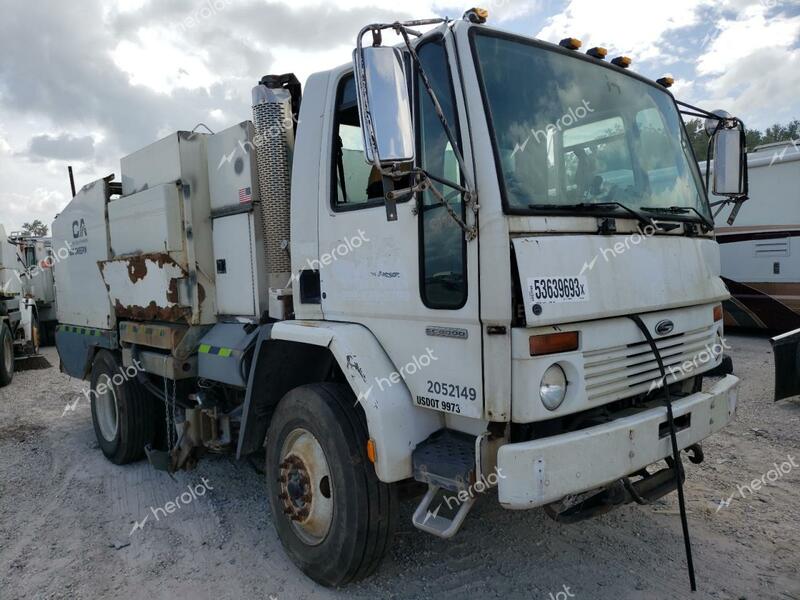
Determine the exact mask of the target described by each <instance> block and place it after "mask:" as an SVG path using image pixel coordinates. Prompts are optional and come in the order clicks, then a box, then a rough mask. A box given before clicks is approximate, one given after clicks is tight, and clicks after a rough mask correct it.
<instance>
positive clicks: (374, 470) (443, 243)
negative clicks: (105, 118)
mask: <svg viewBox="0 0 800 600" xmlns="http://www.w3.org/2000/svg"><path fill="white" fill-rule="evenodd" d="M485 16H486V15H485V13H484V12H483V11H480V10H472V11H469V12H468V13H467V14H466V15H465V18H464V19H462V20H458V21H455V22H453V21H445V20H429V21H418V22H411V23H404V24H401V23H393V24H376V25H370V26H368V27H366V28H365V29H364V30H363V31H362V32H361V35H359V38H358V43H357V49H356V52H355V54H354V64H347V65H344V66H342V67H340V68H337V69H333V70H331V71H327V72H322V73H318V74H315V75H313V76H311V77H310V78H309V80H308V82H307V83H306V86H305V90H304V92H303V93H302V96H301V90H300V85H299V83H298V81H297V80H296V78H294V76H291V75H283V76H266V77H264V78H263V79H262V80H261V81H260V83H259V84H258V85H257V86H256V87H255V88H254V89H253V120H252V122H250V121H243V122H241V123H239V124H237V125H234V126H233V127H231V128H229V129H226V130H224V131H220V132H218V133H215V134H206V133H199V132H186V131H181V132H177V133H175V134H172V135H170V136H168V137H166V138H164V139H162V140H160V141H158V142H156V143H155V144H152V145H150V146H148V147H146V148H144V149H142V150H139V151H138V152H135V153H133V154H131V155H129V156H127V157H125V158H123V159H122V163H121V170H122V177H121V181H119V182H117V181H114V178H113V176H110V177H108V178H105V179H102V180H98V181H95V182H93V183H90V184H88V185H86V186H84V187H83V188H82V189H81V190H80V192H79V193H78V194H77V195H76V197H75V198H74V199H73V200H72V201H71V202H70V203H69V205H68V206H67V207H66V208H65V209H64V210H63V211H62V212H61V213H60V214H59V216H58V217H57V218H56V220H55V222H54V224H53V229H52V230H53V244H54V247H61V246H63V245H66V244H67V243H69V244H70V248H71V250H70V256H69V258H68V259H67V260H64V261H61V262H60V263H59V264H58V268H57V269H56V283H57V286H56V290H57V300H58V320H59V326H58V331H57V333H56V342H57V346H58V351H59V355H60V357H61V361H62V367H63V369H64V370H65V371H66V372H67V373H69V374H70V375H72V376H74V377H78V378H82V379H87V380H88V381H89V382H90V384H91V388H92V393H91V397H92V409H91V410H92V418H93V423H94V428H95V432H96V434H97V439H98V441H99V444H100V448H101V449H102V451H103V453H104V454H105V455H106V456H107V457H108V458H109V459H110V460H111V461H113V462H115V463H118V464H124V463H126V462H130V461H133V460H137V459H139V458H141V457H142V456H143V455H144V454H145V453H146V454H147V455H148V457H149V459H150V461H151V462H152V463H153V464H154V465H155V466H156V467H158V468H162V469H167V470H175V469H179V468H189V467H192V466H194V465H195V464H196V463H197V461H198V460H199V459H200V458H201V457H202V455H203V454H204V453H207V452H232V453H235V454H236V456H237V457H244V456H249V455H252V454H254V453H257V452H259V451H261V449H265V453H266V459H265V460H266V473H267V489H268V495H269V501H270V506H271V511H272V518H273V520H274V523H275V527H276V528H277V531H278V534H279V536H280V538H281V540H282V543H283V545H284V547H285V549H286V551H287V553H288V554H289V556H290V557H291V558H292V559H293V560H294V561H295V563H296V564H297V565H298V566H299V568H300V569H302V570H303V571H304V572H305V573H307V574H308V575H309V576H310V577H312V578H314V579H315V580H316V581H318V582H320V583H322V584H325V585H343V584H345V583H347V582H350V581H353V580H357V579H360V578H362V577H364V576H366V575H367V574H369V573H370V572H372V571H373V570H374V569H375V568H376V566H377V564H378V563H379V561H380V559H381V557H382V556H383V555H384V554H385V552H386V550H387V548H388V547H389V544H390V542H391V539H392V533H393V530H394V526H395V521H396V518H397V514H398V490H399V489H400V488H401V486H404V485H405V483H406V482H413V481H415V480H416V481H417V482H421V483H422V484H424V485H425V486H427V492H426V493H425V494H424V496H423V497H422V499H421V500H420V501H419V506H418V508H417V510H416V512H415V513H414V517H413V520H414V524H415V526H417V527H418V528H420V529H422V530H424V531H427V532H430V533H432V534H435V535H439V536H442V537H450V536H452V535H454V534H455V533H456V532H457V531H458V529H459V527H460V526H461V524H462V523H463V522H464V519H465V518H466V516H467V514H468V513H469V510H470V508H471V507H472V506H473V503H474V502H475V499H476V497H477V496H478V495H479V494H480V493H481V492H482V491H485V490H486V488H487V487H488V488H494V487H495V486H496V488H497V489H496V492H497V497H498V500H499V502H500V503H501V504H502V505H503V506H504V507H506V508H509V509H528V508H534V507H545V509H546V510H547V511H548V514H550V515H551V516H553V517H554V518H556V519H558V520H560V521H563V522H573V521H577V520H580V519H582V518H586V517H589V516H592V515H596V514H600V513H602V512H605V511H607V510H610V509H611V508H613V507H614V506H618V505H621V504H624V503H626V502H631V501H636V502H647V501H649V500H652V499H655V498H658V497H661V496H663V495H664V494H666V493H669V492H671V491H673V490H675V489H676V488H677V490H678V492H679V494H680V493H681V490H682V488H681V483H682V481H683V477H684V472H683V469H682V466H681V464H682V463H681V454H680V453H681V451H683V450H688V451H689V454H690V456H691V458H692V459H693V460H694V461H697V462H699V461H700V460H702V451H701V449H700V447H699V445H698V444H699V442H701V441H702V440H703V439H704V438H706V437H707V436H708V435H710V434H712V433H714V432H715V431H717V430H719V429H721V428H723V427H725V426H726V424H727V423H728V422H730V420H731V419H733V418H734V415H735V412H736V402H737V390H738V385H739V380H738V379H737V378H736V377H734V376H727V377H724V378H722V379H720V380H716V381H714V382H712V383H711V384H710V385H707V386H705V388H703V387H702V378H703V373H705V372H706V371H708V370H710V369H713V368H715V367H716V366H718V365H719V364H720V362H721V360H722V350H723V348H724V346H725V340H724V338H723V325H722V310H721V304H720V303H721V302H722V301H723V300H725V299H726V298H727V297H728V293H727V291H726V289H725V286H724V284H723V283H722V280H721V279H720V277H719V248H718V245H717V243H716V242H715V240H714V231H713V223H712V221H711V213H710V209H709V205H708V200H707V197H706V194H705V192H704V187H703V185H702V179H701V176H700V173H699V171H698V168H697V161H696V158H695V157H694V155H693V154H692V151H691V146H690V144H689V143H688V140H687V136H686V133H685V130H684V127H683V125H682V122H681V119H680V116H679V107H678V104H676V101H675V99H674V98H673V97H672V95H671V94H670V93H669V91H668V89H667V87H668V86H669V84H670V81H669V80H668V79H663V80H659V82H658V83H657V82H653V81H650V80H648V79H645V78H643V77H641V76H639V75H636V74H634V73H632V72H631V71H630V70H629V69H628V67H629V65H630V60H629V59H626V58H624V57H620V58H617V59H614V60H613V61H606V60H604V59H605V54H606V53H605V50H604V49H602V48H592V49H590V50H589V51H588V52H587V53H583V52H580V51H579V50H578V48H579V47H580V43H579V42H578V41H577V40H574V39H570V38H568V39H566V40H564V41H563V42H562V44H561V45H553V44H548V43H544V42H540V41H537V40H532V39H528V38H524V37H519V36H515V35H511V34H508V33H504V32H500V31H496V30H494V29H491V28H489V27H486V26H485V25H484V24H483V23H484V21H485ZM422 26H434V28H433V29H432V30H431V31H429V32H427V33H425V34H424V35H422V34H420V33H419V32H417V31H415V28H417V27H422ZM391 30H394V31H395V32H397V33H399V34H400V35H401V36H402V39H403V43H402V44H401V45H400V46H398V47H391V46H386V45H384V44H383V43H382V36H383V35H384V34H386V33H387V32H388V31H391ZM365 36H371V38H372V39H371V41H370V43H368V44H364V43H362V39H363V38H364V37H365ZM741 129H742V127H741V123H740V122H739V121H738V120H736V119H733V118H726V119H720V120H719V127H718V128H717V130H716V131H715V132H714V147H715V160H716V161H718V164H719V165H720V166H719V168H717V169H715V189H716V190H717V191H718V192H724V193H727V194H730V196H731V198H734V197H738V196H739V195H740V194H741V193H742V181H743V172H742V163H741V160H740V159H741V156H742V152H743V150H742V147H741V141H740V133H741ZM165 423H168V426H166V425H165ZM662 460H663V461H665V462H666V464H665V465H662V466H663V468H660V469H658V468H653V465H655V464H656V463H659V462H660V461H662ZM681 500H682V496H681ZM684 525H685V520H684Z"/></svg>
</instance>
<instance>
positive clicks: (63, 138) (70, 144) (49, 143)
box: [29, 133, 94, 160]
mask: <svg viewBox="0 0 800 600" xmlns="http://www.w3.org/2000/svg"><path fill="white" fill-rule="evenodd" d="M29 152H30V153H31V154H33V155H36V156H40V157H42V158H55V159H60V160H69V159H75V160H80V159H85V158H89V157H91V156H92V154H93V153H94V139H93V138H92V137H91V136H85V137H75V136H73V135H71V134H68V133H62V134H61V135H58V136H52V135H48V134H43V135H37V136H34V137H32V138H31V141H30V145H29Z"/></svg>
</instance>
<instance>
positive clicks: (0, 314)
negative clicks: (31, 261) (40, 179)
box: [0, 225, 52, 386]
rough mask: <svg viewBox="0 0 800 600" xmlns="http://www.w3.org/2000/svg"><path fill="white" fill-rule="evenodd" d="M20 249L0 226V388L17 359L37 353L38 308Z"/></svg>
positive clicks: (8, 376) (12, 369) (9, 379)
mask: <svg viewBox="0 0 800 600" xmlns="http://www.w3.org/2000/svg"><path fill="white" fill-rule="evenodd" d="M21 250H22V248H21V246H20V245H19V244H18V238H15V237H13V236H12V237H9V236H7V235H6V232H5V229H4V228H3V226H2V225H0V386H5V385H8V384H9V383H11V380H12V379H13V377H14V366H15V361H16V360H17V359H26V358H31V357H34V356H38V354H39V343H40V335H39V331H40V329H39V323H40V321H39V307H38V305H37V300H36V296H34V295H33V291H34V290H33V289H32V288H31V285H30V284H31V279H30V269H28V268H27V266H26V263H25V258H24V254H21V253H20V252H21ZM51 277H52V276H51ZM51 281H52V279H51ZM50 289H51V292H52V286H51V288H50ZM43 314H46V313H43Z"/></svg>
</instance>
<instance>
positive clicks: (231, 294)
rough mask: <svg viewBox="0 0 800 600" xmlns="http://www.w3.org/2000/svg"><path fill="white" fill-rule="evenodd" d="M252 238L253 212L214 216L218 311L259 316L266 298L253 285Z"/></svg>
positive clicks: (253, 236)
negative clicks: (260, 295)
mask: <svg viewBox="0 0 800 600" xmlns="http://www.w3.org/2000/svg"><path fill="white" fill-rule="evenodd" d="M255 239H256V231H255V224H254V222H253V213H251V212H245V213H239V214H238V215H231V216H228V217H219V218H217V219H214V258H215V260H216V268H217V272H216V279H217V286H216V287H217V311H218V312H219V314H221V315H249V316H259V310H258V308H259V307H264V309H266V301H267V298H266V297H264V298H259V290H257V289H256V285H257V278H258V276H259V275H261V273H257V272H256V255H255V251H256V249H255V248H254V246H253V243H254V241H255Z"/></svg>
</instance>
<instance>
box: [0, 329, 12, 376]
mask: <svg viewBox="0 0 800 600" xmlns="http://www.w3.org/2000/svg"><path fill="white" fill-rule="evenodd" d="M12 379H14V340H13V338H12V337H11V330H10V329H9V328H8V324H7V323H6V322H5V321H4V322H3V323H2V325H0V387H4V386H7V385H8V384H9V383H11V380H12Z"/></svg>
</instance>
